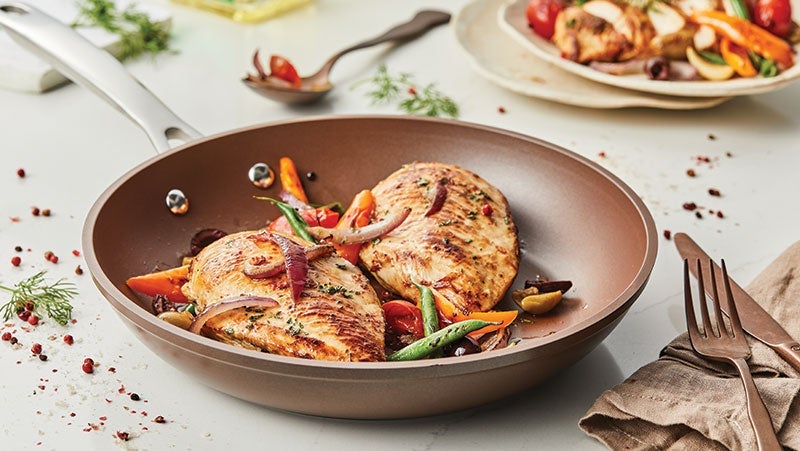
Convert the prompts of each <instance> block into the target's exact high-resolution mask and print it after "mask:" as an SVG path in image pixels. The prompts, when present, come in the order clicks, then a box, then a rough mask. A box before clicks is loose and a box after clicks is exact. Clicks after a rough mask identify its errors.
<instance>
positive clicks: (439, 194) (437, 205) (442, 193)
mask: <svg viewBox="0 0 800 451" xmlns="http://www.w3.org/2000/svg"><path fill="white" fill-rule="evenodd" d="M445 183H446V182H445V181H444V180H439V183H437V184H436V191H435V192H434V194H433V202H431V207H430V208H428V211H427V212H425V216H430V215H433V214H436V213H437V212H438V211H439V210H441V209H442V206H443V205H444V200H445V198H447V185H446V184H445Z"/></svg>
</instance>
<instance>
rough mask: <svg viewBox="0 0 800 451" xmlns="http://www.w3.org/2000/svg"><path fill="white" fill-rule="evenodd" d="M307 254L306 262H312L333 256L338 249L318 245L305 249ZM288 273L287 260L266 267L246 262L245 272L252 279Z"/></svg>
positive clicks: (274, 262)
mask: <svg viewBox="0 0 800 451" xmlns="http://www.w3.org/2000/svg"><path fill="white" fill-rule="evenodd" d="M303 250H304V251H305V253H306V260H308V261H309V262H312V261H314V260H317V259H319V258H322V257H327V256H329V255H331V254H333V253H334V252H335V251H336V249H335V248H334V247H333V246H332V245H330V244H317V245H314V246H311V247H306V248H304V249H303ZM284 271H286V261H285V260H275V261H272V262H269V264H265V265H255V264H253V263H251V262H250V260H247V261H245V262H244V269H243V272H244V274H245V275H246V276H247V277H250V278H251V279H267V278H270V277H274V276H277V275H278V274H281V273H283V272H284Z"/></svg>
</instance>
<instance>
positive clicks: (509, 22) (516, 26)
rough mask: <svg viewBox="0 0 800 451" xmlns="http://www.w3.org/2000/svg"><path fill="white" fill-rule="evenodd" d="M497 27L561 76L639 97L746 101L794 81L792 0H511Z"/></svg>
mask: <svg viewBox="0 0 800 451" xmlns="http://www.w3.org/2000/svg"><path fill="white" fill-rule="evenodd" d="M498 21H499V23H500V26H501V27H502V28H503V29H504V30H505V31H506V32H507V33H509V34H510V35H511V36H513V37H514V38H515V39H517V40H518V41H519V42H521V43H523V44H524V45H526V46H527V48H528V49H529V50H530V51H531V52H533V53H535V54H536V55H537V56H539V57H540V58H543V59H545V60H546V61H549V62H551V63H553V64H555V65H557V66H558V67H560V68H561V69H564V70H566V71H569V72H571V73H573V74H576V75H580V76H582V77H585V78H587V79H590V80H594V81H597V82H600V83H605V84H608V85H613V86H617V87H621V88H627V89H632V90H637V91H644V92H650V93H657V94H667V95H676V96H688V97H711V96H737V95H748V94H757V93H763V92H769V91H773V90H776V89H779V88H782V87H785V86H786V85H788V84H789V83H791V82H793V81H794V80H796V79H797V78H798V77H799V76H800V68H799V67H797V66H796V65H795V58H796V52H797V44H798V43H800V29H798V26H797V24H796V23H795V22H794V21H793V20H792V4H791V0H672V1H668V2H667V1H662V0H641V1H640V0H628V1H624V0H589V1H583V0H579V1H571V0H511V1H509V2H508V3H506V5H505V7H504V8H501V9H500V10H499V11H498Z"/></svg>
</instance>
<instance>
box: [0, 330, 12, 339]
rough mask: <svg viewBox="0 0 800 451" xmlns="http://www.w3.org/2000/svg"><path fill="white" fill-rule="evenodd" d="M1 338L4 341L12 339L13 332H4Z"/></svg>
mask: <svg viewBox="0 0 800 451" xmlns="http://www.w3.org/2000/svg"><path fill="white" fill-rule="evenodd" d="M0 338H2V339H3V341H8V340H11V332H8V331H6V332H3V335H2V337H0Z"/></svg>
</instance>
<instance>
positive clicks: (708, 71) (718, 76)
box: [686, 47, 735, 81]
mask: <svg viewBox="0 0 800 451" xmlns="http://www.w3.org/2000/svg"><path fill="white" fill-rule="evenodd" d="M686 58H687V59H688V60H689V64H691V65H692V66H694V68H695V69H697V72H698V73H699V74H700V75H701V76H702V77H703V78H705V79H707V80H713V81H722V80H727V79H729V78H731V77H733V74H734V73H735V72H734V70H733V68H732V67H731V66H728V65H727V64H714V63H711V62H709V61H706V60H705V58H703V57H702V56H700V55H698V54H697V52H696V51H695V50H694V48H692V47H687V48H686Z"/></svg>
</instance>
